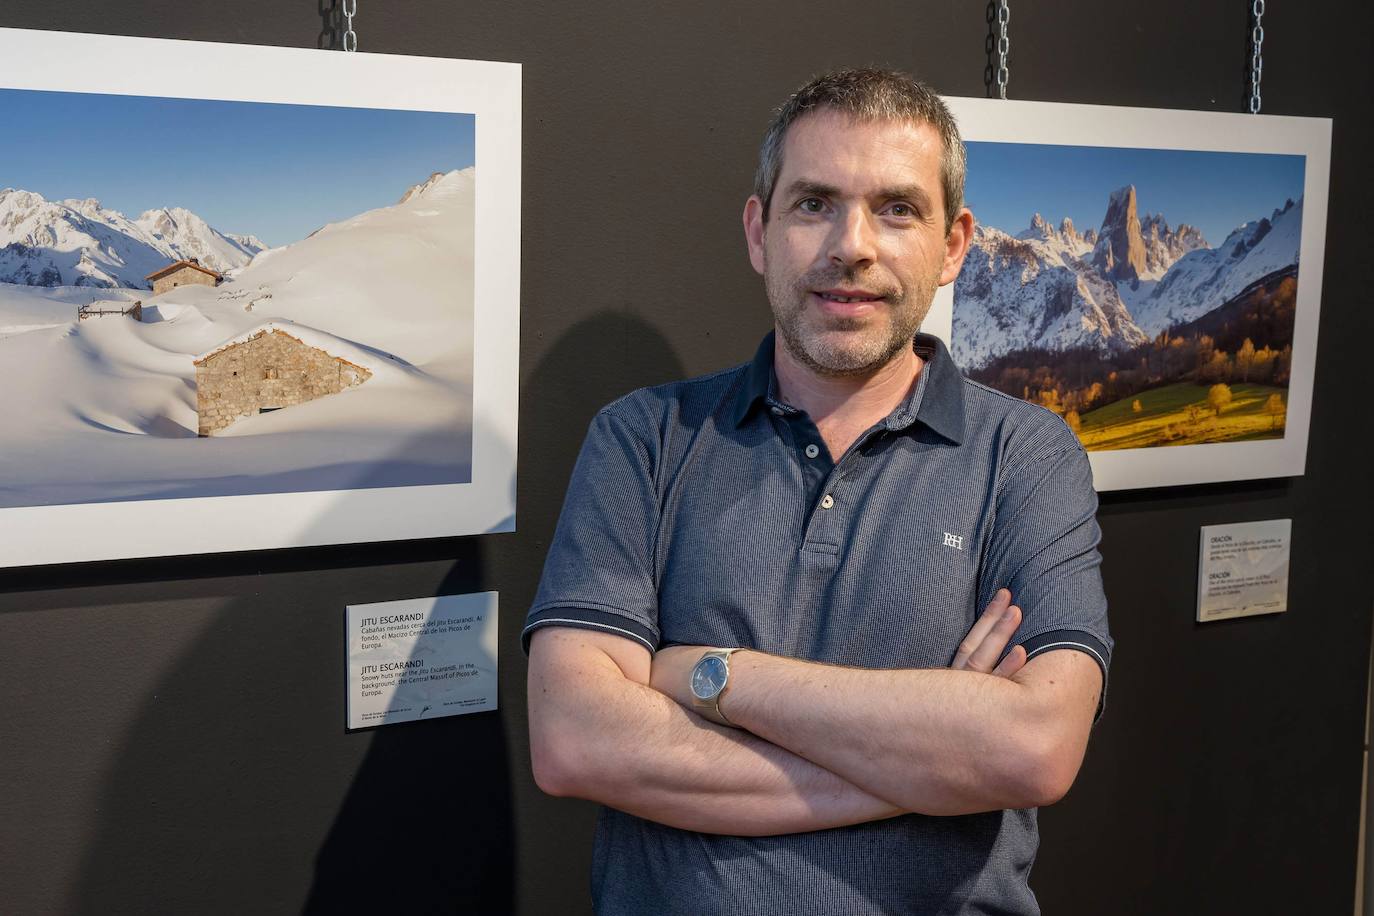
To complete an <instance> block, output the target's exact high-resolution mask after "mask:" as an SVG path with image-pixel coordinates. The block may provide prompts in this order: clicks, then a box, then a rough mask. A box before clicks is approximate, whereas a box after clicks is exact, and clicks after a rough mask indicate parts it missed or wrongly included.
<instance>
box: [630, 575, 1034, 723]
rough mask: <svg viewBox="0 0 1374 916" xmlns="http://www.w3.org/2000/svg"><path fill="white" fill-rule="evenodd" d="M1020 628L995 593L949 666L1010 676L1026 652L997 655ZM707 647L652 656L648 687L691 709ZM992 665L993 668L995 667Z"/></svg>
mask: <svg viewBox="0 0 1374 916" xmlns="http://www.w3.org/2000/svg"><path fill="white" fill-rule="evenodd" d="M1020 625H1021V609H1020V608H1019V607H1017V606H1016V605H1014V604H1012V603H1011V592H1010V591H1009V590H1007V589H1005V588H1001V589H998V590H997V594H996V595H994V596H993V597H992V601H990V602H989V603H988V606H987V608H986V609H984V611H983V615H982V616H981V617H979V618H978V620H977V621H976V622H975V623H974V624H973V629H971V630H969V631H968V635H967V636H965V637H964V639H963V641H962V642H961V643H959V651H958V652H956V653H955V654H954V661H953V663H952V664H950V667H951V668H953V669H956V670H968V671H979V672H982V673H983V674H992V675H993V676H994V677H1011V676H1012V675H1013V674H1015V673H1016V672H1018V671H1020V670H1021V668H1022V667H1023V666H1024V665H1025V664H1026V650H1025V649H1023V648H1021V647H1020V646H1015V647H1013V648H1012V650H1011V651H1010V652H1008V653H1007V657H1006V658H1004V659H1002V661H1001V663H1000V664H999V663H998V661H997V658H998V656H1000V655H1001V654H1002V650H1003V649H1004V648H1006V645H1007V643H1008V642H1010V641H1011V637H1012V634H1014V633H1015V632H1016V628H1017V627H1019V626H1020ZM708 648H709V647H707V646H667V647H665V648H662V649H659V650H658V652H657V653H656V654H655V655H654V660H653V668H652V670H651V671H650V675H649V686H650V687H653V688H654V689H655V690H657V691H659V692H660V693H662V694H665V695H667V696H669V697H671V698H672V699H673V700H675V701H677V702H678V703H680V704H681V705H682V706H685V707H686V708H687V709H692V693H691V688H690V687H689V681H690V678H691V671H692V668H693V667H694V666H695V665H696V663H697V662H698V661H699V660H700V659H701V656H702V653H703V652H705V651H706V650H707V649H708ZM994 666H995V667H994Z"/></svg>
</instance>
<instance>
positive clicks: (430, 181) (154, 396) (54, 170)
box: [0, 89, 477, 507]
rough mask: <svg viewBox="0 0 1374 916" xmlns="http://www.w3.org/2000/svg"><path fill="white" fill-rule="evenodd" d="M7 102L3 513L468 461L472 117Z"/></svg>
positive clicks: (30, 99)
mask: <svg viewBox="0 0 1374 916" xmlns="http://www.w3.org/2000/svg"><path fill="white" fill-rule="evenodd" d="M0 118H3V119H4V122H5V123H8V124H23V125H25V129H24V134H23V142H22V143H12V144H9V145H8V147H9V148H8V149H7V150H6V151H5V153H4V154H3V155H0V386H3V389H4V390H6V391H9V392H11V393H12V394H15V395H17V396H12V397H9V398H5V399H3V400H0V429H4V430H5V447H4V449H3V450H2V451H0V480H3V485H2V486H0V507H13V506H28V505H62V504H72V503H88V502H106V501H112V500H138V499H165V498H185V497H204V496H234V495H244V494H250V493H278V492H290V491H302V490H306V491H308V490H340V489H349V488H357V487H396V486H415V485H425V484H453V483H466V482H468V481H470V479H471V453H472V357H473V350H472V344H473V315H472V306H473V282H472V281H473V276H472V274H473V201H474V189H475V187H476V181H477V176H476V169H475V168H474V164H473V163H474V160H473V139H474V118H473V116H472V115H470V114H451V113H447V112H426V111H401V110H388V109H361V108H342V107H325V106H305V105H283V104H274V103H256V102H236V101H218V100H202V99H170V98H152V97H143V96H121V95H94V94H86V93H67V92H43V91H31V90H12V89H0ZM73 125H80V131H79V136H78V135H77V134H78V132H77V131H75V130H74V127H73ZM82 138H85V139H82ZM90 138H98V140H96V141H95V142H91V140H90ZM322 166H326V167H325V168H323V169H322ZM399 446H403V447H399Z"/></svg>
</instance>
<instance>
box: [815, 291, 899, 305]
mask: <svg viewBox="0 0 1374 916" xmlns="http://www.w3.org/2000/svg"><path fill="white" fill-rule="evenodd" d="M815 293H816V295H817V296H820V297H821V298H822V299H824V300H826V301H827V302H841V303H850V302H877V301H879V300H881V299H883V298H885V297H884V296H882V295H880V294H878V293H871V292H869V291H868V290H863V289H818V290H816V291H815Z"/></svg>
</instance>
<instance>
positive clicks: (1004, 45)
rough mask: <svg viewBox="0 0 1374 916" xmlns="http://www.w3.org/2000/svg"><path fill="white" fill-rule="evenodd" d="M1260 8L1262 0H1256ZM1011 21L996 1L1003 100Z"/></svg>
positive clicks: (1005, 4)
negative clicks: (1008, 31)
mask: <svg viewBox="0 0 1374 916" xmlns="http://www.w3.org/2000/svg"><path fill="white" fill-rule="evenodd" d="M1258 2H1259V4H1260V5H1261V6H1263V5H1264V0H1258ZM1010 21H1011V7H1010V6H1008V0H998V3H997V95H998V97H1000V98H1003V99H1005V98H1006V97H1007V80H1008V79H1009V78H1010V77H1011V71H1009V70H1008V69H1007V52H1008V51H1010V50H1011V40H1010V39H1008V38H1007V23H1008V22H1010Z"/></svg>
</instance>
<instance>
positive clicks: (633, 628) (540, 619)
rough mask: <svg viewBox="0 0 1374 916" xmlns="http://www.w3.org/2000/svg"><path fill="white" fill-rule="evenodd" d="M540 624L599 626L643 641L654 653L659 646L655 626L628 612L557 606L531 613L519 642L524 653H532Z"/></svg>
mask: <svg viewBox="0 0 1374 916" xmlns="http://www.w3.org/2000/svg"><path fill="white" fill-rule="evenodd" d="M540 627H579V628H581V629H584V630H599V631H601V632H603V633H614V634H615V635H617V636H623V637H625V638H626V639H630V640H633V641H635V642H637V643H640V644H642V645H643V646H644V648H646V649H648V650H649V651H650V652H651V653H652V652H655V651H657V649H658V634H657V633H655V632H654V631H653V630H652V629H650V628H649V627H647V626H645V625H644V624H642V623H640V622H639V621H637V620H634V619H632V618H630V617H628V616H626V615H625V614H622V613H619V612H616V611H608V610H605V609H601V608H590V607H568V606H566V605H559V606H556V607H546V608H541V609H540V610H538V611H535V612H533V613H531V614H530V615H529V617H528V618H527V619H526V621H525V629H524V630H523V631H521V633H520V646H521V648H523V649H524V650H525V654H526V655H529V654H530V636H532V635H533V634H534V631H535V630H537V629H539V628H540Z"/></svg>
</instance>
